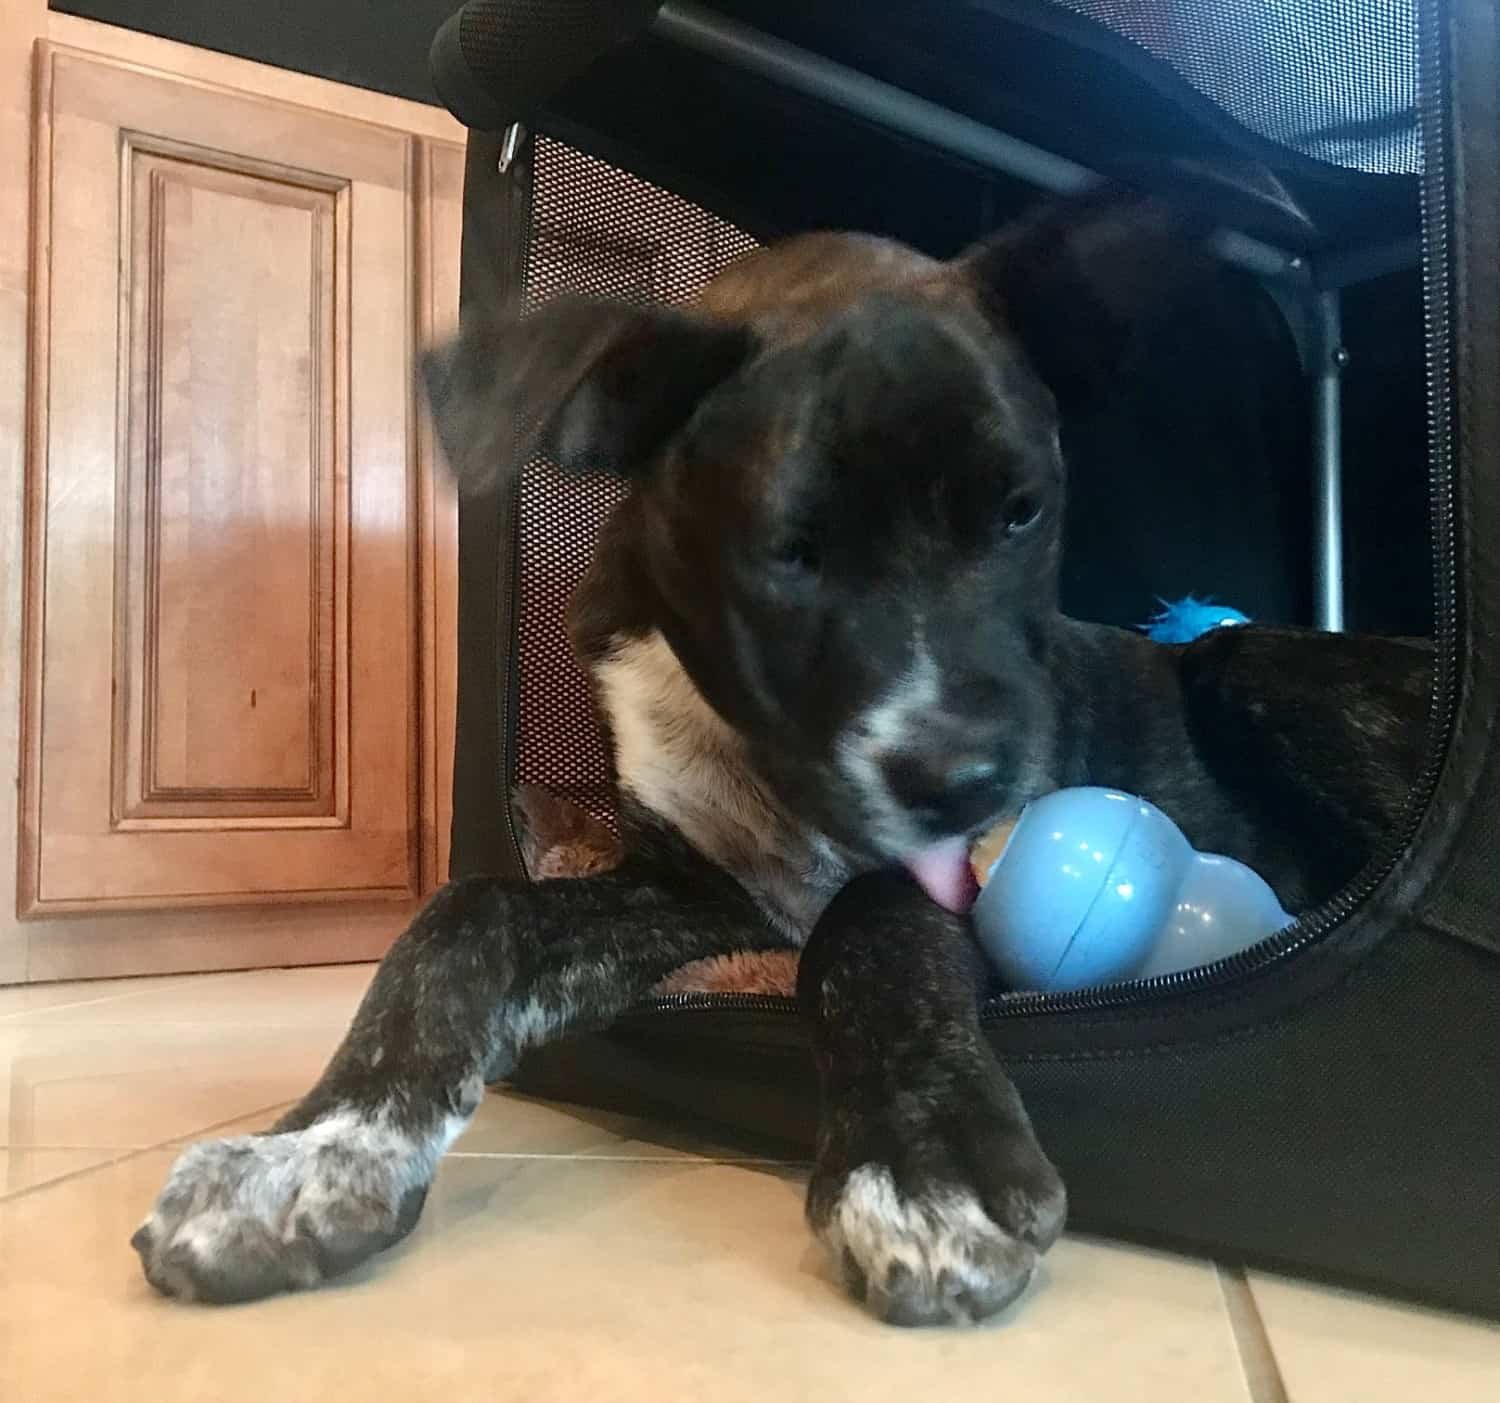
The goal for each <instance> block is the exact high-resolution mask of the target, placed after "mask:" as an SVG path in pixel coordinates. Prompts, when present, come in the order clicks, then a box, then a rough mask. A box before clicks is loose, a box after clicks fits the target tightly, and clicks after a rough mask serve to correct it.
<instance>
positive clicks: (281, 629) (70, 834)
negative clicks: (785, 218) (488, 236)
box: [22, 48, 423, 914]
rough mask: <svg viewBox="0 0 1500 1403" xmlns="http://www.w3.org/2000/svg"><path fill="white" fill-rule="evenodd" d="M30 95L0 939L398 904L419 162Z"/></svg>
mask: <svg viewBox="0 0 1500 1403" xmlns="http://www.w3.org/2000/svg"><path fill="white" fill-rule="evenodd" d="M40 65H41V66H40V70H39V78H40V83H41V99H42V100H41V105H40V116H41V124H40V128H39V133H38V157H39V167H38V169H39V175H40V179H39V190H40V193H41V205H42V208H40V209H39V210H38V228H37V249H38V260H37V270H36V271H37V280H38V284H39V288H38V291H39V294H40V295H39V296H38V298H37V302H36V306H37V309H38V316H37V319H36V322H35V323H34V331H35V334H36V336H37V338H38V341H37V354H36V356H35V363H36V366H37V386H36V388H37V396H36V399H37V403H36V404H35V405H34V412H35V416H36V417H35V418H34V426H33V430H34V461H33V464H32V474H31V491H30V494H29V496H30V506H31V546H32V549H31V553H30V569H29V579H28V585H29V589H30V593H31V609H30V647H29V650H28V657H27V663H28V669H27V672H28V675H27V698H26V699H27V713H26V721H27V726H26V746H25V755H24V762H25V763H24V772H23V791H24V792H23V814H24V819H25V831H24V832H23V835H22V906H23V908H24V909H25V910H27V912H28V913H29V914H45V913H46V912H48V911H53V910H56V911H64V910H78V909H89V910H92V909H108V908H111V907H129V906H142V905H193V904H205V903H207V904H223V903H243V902H255V901H267V900H286V899H290V898H296V899H308V898H316V899H328V898H346V899H348V898H356V897H357V898H362V899H363V898H370V897H377V898H409V897H411V896H413V895H415V894H416V893H417V892H418V891H419V889H420V885H421V877H420V871H419V868H420V861H419V851H418V850H419V846H420V844H421V842H422V824H421V813H420V807H421V806H420V798H421V794H420V789H419V773H418V767H419V764H420V762H421V755H420V749H419V747H420V746H421V743H422V731H423V726H422V721H421V718H420V716H419V712H418V707H419V701H420V697H419V679H418V670H417V655H418V647H419V640H420V637H421V612H422V610H421V604H422V601H421V598H420V593H421V591H420V587H419V582H418V568H417V567H418V553H419V549H420V547H421V537H422V533H423V523H422V522H421V521H420V520H419V517H418V514H417V510H416V507H417V481H416V473H417V454H416V452H415V451H414V450H415V444H416V438H417V434H416V426H415V411H414V405H413V396H412V388H411V385H412V381H411V374H410V366H411V358H412V342H413V332H414V306H413V298H412V280H413V269H414V262H415V260H414V251H413V246H412V245H413V230H414V227H415V220H414V210H413V186H414V179H413V170H414V167H415V165H416V162H415V159H414V152H413V147H414V142H413V141H412V140H411V138H409V137H407V136H406V135H404V134H402V133H400V132H397V131H392V130H388V129H384V128H381V127H377V126H373V125H368V124H364V123H358V122H351V121H348V120H346V119H343V118H341V117H338V116H332V115H328V114H324V113H320V112H314V111H309V110H307V109H301V108H293V107H289V106H286V105H284V104H281V103H277V102H272V101H268V100H264V99H260V98H256V97H254V96H251V95H248V94H245V93H241V92H235V91H231V90H228V89H219V88H215V87H213V86H212V85H208V84H202V83H194V82H188V81H182V80H177V79H173V78H169V77H166V76H164V75H162V74H159V73H154V72H150V71H148V70H142V69H138V68H134V67H132V66H129V65H126V64H120V63H115V62H112V61H109V60H105V59H100V58H97V57H93V56H89V55H83V54H79V53H75V52H72V51H69V50H67V49H60V48H50V49H44V51H43V53H42V54H41V58H40Z"/></svg>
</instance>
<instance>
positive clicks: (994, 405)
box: [427, 195, 1197, 904]
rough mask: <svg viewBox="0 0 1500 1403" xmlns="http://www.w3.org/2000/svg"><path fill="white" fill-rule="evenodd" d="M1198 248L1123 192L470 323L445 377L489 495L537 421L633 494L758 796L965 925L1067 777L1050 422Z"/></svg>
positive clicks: (435, 375)
mask: <svg viewBox="0 0 1500 1403" xmlns="http://www.w3.org/2000/svg"><path fill="white" fill-rule="evenodd" d="M1195 246H1196V240H1195V239H1190V238H1189V236H1188V234H1187V232H1186V231H1185V230H1184V229H1183V227H1182V226H1181V223H1180V222H1179V220H1178V219H1177V218H1176V217H1174V216H1173V215H1171V214H1169V213H1168V212H1167V211H1166V210H1165V209H1164V208H1163V207H1161V206H1159V205H1157V204H1155V203H1153V202H1151V201H1148V200H1144V199H1140V198H1135V197H1127V196H1119V195H1116V196H1098V195H1095V196H1091V197H1087V198H1085V199H1083V200H1081V201H1077V202H1072V203H1068V204H1062V205H1058V206H1055V207H1051V208H1049V209H1047V210H1046V211H1044V212H1043V213H1042V214H1040V215H1036V216H1033V217H1032V218H1030V219H1028V220H1027V221H1025V222H1024V223H1023V224H1021V225H1019V226H1017V227H1016V228H1014V229H1012V230H1009V231H1006V232H1003V233H1002V234H1000V235H999V236H997V237H995V238H993V239H990V240H988V241H986V242H985V243H983V244H982V245H980V246H978V247H976V248H974V249H973V250H971V251H970V252H968V253H966V254H964V255H963V256H962V257H960V258H958V259H956V260H954V261H953V262H951V263H946V264H943V263H937V262H933V261H931V260H928V259H925V258H923V257H922V256H920V255H918V254H915V253H913V252H911V251H909V250H903V249H900V248H899V247H897V246H894V245H889V244H882V243H880V242H878V241H872V240H868V239H861V238H855V237H848V238H845V237H841V236H827V235H825V236H814V237H813V238H811V239H802V240H797V241H793V242H792V244H790V245H788V246H785V247H784V248H782V249H780V250H778V249H771V250H768V251H766V252H764V253H761V254H758V255H753V256H752V257H751V258H750V259H749V260H747V261H745V262H744V263H742V264H740V265H737V266H736V267H735V268H734V269H731V270H730V273H729V274H728V275H726V277H725V278H724V279H723V280H722V281H721V283H720V285H719V286H717V287H716V288H712V289H710V292H709V294H708V295H707V296H706V298H705V299H704V305H703V306H702V307H700V308H697V309H694V310H685V311H675V310H666V309H644V308H632V307H625V306H619V305H613V304H601V303H594V302H587V301H580V300H562V301H557V302H553V303H550V304H548V305H546V306H544V307H542V308H541V309H540V310H538V311H537V312H535V313H534V314H533V315H531V316H530V317H528V318H526V319H525V320H524V321H520V322H510V323H507V324H489V325H484V324H470V325H469V326H468V327H466V329H465V332H464V333H463V335H462V336H461V337H460V339H459V340H458V341H457V342H456V343H454V344H453V345H451V346H449V347H447V348H445V349H443V350H441V351H439V352H436V353H434V355H433V356H431V357H430V358H429V361H428V365H427V374H428V383H429V388H430V392H431V395H432V401H433V406H434V410H435V414H436V420H437V423H438V426H439V430H440V432H441V434H442V437H443V440H444V444H445V447H446V449H447V453H448V456H449V460H450V463H451V465H452V466H453V468H454V470H455V471H456V472H457V474H458V475H459V478H460V481H461V482H462V483H466V484H467V485H468V486H470V487H471V488H474V487H484V486H486V485H493V483H494V481H495V479H496V478H497V477H498V476H499V475H501V474H502V473H504V472H508V471H511V470H512V466H513V464H514V463H515V461H516V452H515V425H516V423H517V422H518V421H519V422H522V423H524V424H530V425H531V426H533V428H534V431H535V435H536V437H537V438H539V439H542V440H544V441H545V442H546V444H547V445H548V447H549V449H550V453H551V456H552V457H553V459H554V460H555V461H556V462H557V463H558V464H559V465H560V466H561V467H562V468H563V469H564V470H567V471H580V472H581V471H596V470H604V471H610V472H616V473H623V474H626V475H628V476H629V477H630V478H631V479H632V480H633V482H634V483H635V486H636V490H637V497H636V501H637V509H638V516H637V518H636V519H637V520H638V521H639V523H640V536H639V540H638V541H636V542H635V543H634V547H635V550H636V553H637V559H638V562H639V566H640V568H639V569H638V570H637V571H636V573H637V574H638V575H640V576H641V577H642V578H643V580H644V581H645V582H646V587H647V588H648V589H649V590H650V591H651V594H652V600H651V609H650V613H651V616H652V617H653V618H654V619H655V621H656V622H657V623H658V625H659V627H660V628H661V631H662V633H663V634H664V635H665V637H666V639H667V641H668V643H669V644H670V645H671V648H672V650H673V652H674V653H675V654H676V656H677V658H678V659H679V661H680V662H681V663H682V665H683V666H684V667H685V668H686V670H687V672H688V673H689V675H690V676H691V677H692V679H693V681H694V682H695V684H696V685H697V686H698V688H699V689H700V690H701V692H702V693H703V695H704V696H705V697H706V698H707V699H708V701H709V702H710V704H711V705H712V706H713V707H714V708H715V709H716V710H717V711H718V712H719V713H720V714H721V715H722V716H723V717H724V718H725V719H726V720H727V721H728V722H729V723H730V724H731V725H732V726H734V728H735V729H736V730H737V731H738V732H739V733H740V734H741V735H742V736H744V737H745V738H746V740H747V742H748V743H749V744H750V746H751V748H752V752H753V755H754V758H755V761H756V763H757V766H758V768H759V770H760V772H761V773H762V774H763V775H764V777H765V778H766V780H767V781H768V783H770V784H771V786H772V787H773V789H775V790H776V791H777V792H778V794H779V796H780V797H781V798H782V799H783V800H784V801H785V802H786V803H787V804H788V805H789V806H790V807H792V808H793V809H794V810H795V811H796V812H798V813H800V814H804V815H807V816H808V817H810V818H813V819H815V820H816V821H817V822H819V823H820V824H821V825H822V826H823V827H824V828H825V830H826V831H828V832H829V833H830V834H832V835H833V836H834V837H836V838H837V839H839V840H840V841H841V842H843V843H845V844H847V845H848V846H850V847H852V848H853V849H855V850H856V851H858V852H861V853H862V854H865V855H868V856H869V857H871V858H874V859H878V860H899V861H904V862H906V863H907V864H908V865H910V866H911V867H912V868H913V870H914V871H916V872H917V874H918V875H919V877H921V878H922V879H923V881H924V884H925V885H927V886H928V889H929V890H930V891H932V892H933V894H934V895H936V896H937V897H938V898H939V899H941V900H947V901H949V902H950V904H952V903H953V902H954V901H956V895H955V894H954V892H953V891H950V886H951V885H952V884H953V883H955V882H957V881H958V880H959V877H958V874H959V872H960V871H961V869H962V857H963V850H964V844H965V841H966V839H967V837H968V836H969V835H970V834H972V833H973V832H974V831H975V830H976V829H977V828H979V827H980V826H982V825H984V824H985V823H986V822H987V821H989V820H991V819H993V818H994V817H996V816H997V815H999V814H1001V813H1003V812H1006V811H1011V810H1014V809H1015V808H1016V807H1017V806H1018V805H1019V804H1021V803H1024V802H1025V801H1026V800H1027V799H1028V798H1030V797H1032V795H1033V794H1034V793H1035V792H1036V790H1037V787H1038V786H1039V785H1040V784H1042V783H1043V782H1044V777H1045V774H1046V771H1047V768H1048V761H1049V758H1050V753H1051V747H1052V743H1053V735H1054V730H1055V717H1054V715H1053V707H1054V703H1053V700H1052V698H1053V696H1054V688H1053V686H1052V685H1051V681H1050V678H1049V674H1048V649H1049V639H1050V633H1051V629H1052V625H1053V621H1054V620H1055V618H1056V610H1057V571H1058V556H1059V550H1060V528H1061V516H1062V499H1063V465H1062V460H1061V455H1060V452H1059V446H1058V426H1059V417H1060V415H1061V414H1065V413H1067V412H1070V411H1071V410H1072V409H1073V407H1074V406H1076V405H1078V404H1079V403H1080V402H1082V401H1083V400H1085V399H1086V398H1088V397H1089V396H1092V395H1097V394H1098V393H1099V392H1100V391H1101V389H1102V388H1103V387H1104V386H1105V385H1107V383H1108V381H1109V380H1110V378H1111V376H1112V374H1113V373H1114V372H1115V370H1116V367H1117V366H1118V364H1119V362H1120V360H1121V357H1122V354H1123V352H1124V349H1125V347H1126V345H1127V343H1128V340H1129V338H1130V336H1131V334H1132V330H1133V328H1134V326H1135V325H1136V323H1138V322H1139V321H1140V320H1141V319H1142V318H1143V317H1144V316H1145V315H1147V314H1148V313H1149V312H1150V311H1151V310H1152V309H1153V307H1154V306H1155V305H1157V304H1158V303H1159V302H1160V301H1161V300H1162V298H1163V295H1164V294H1166V293H1168V292H1170V291H1171V290H1172V289H1173V288H1174V286H1175V285H1176V284H1177V283H1178V282H1180V280H1181V279H1182V277H1183V276H1184V272H1185V270H1186V268H1187V267H1189V266H1191V265H1192V264H1194V263H1196V261H1197V259H1196V255H1194V254H1192V253H1190V252H1189V250H1190V249H1192V248H1194V247H1195Z"/></svg>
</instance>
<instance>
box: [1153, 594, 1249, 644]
mask: <svg viewBox="0 0 1500 1403" xmlns="http://www.w3.org/2000/svg"><path fill="white" fill-rule="evenodd" d="M1156 602H1157V603H1158V604H1160V605H1161V613H1159V614H1157V615H1156V617H1155V618H1153V619H1152V620H1151V622H1150V623H1149V624H1142V625H1141V631H1142V632H1143V633H1144V634H1145V635H1146V637H1147V638H1149V639H1150V640H1151V641H1152V642H1153V643H1191V642H1192V641H1193V639H1195V638H1201V637H1202V636H1203V635H1204V634H1205V633H1208V632H1210V631H1211V630H1212V629H1216V628H1223V627H1225V626H1226V625H1234V624H1248V623H1249V622H1250V620H1249V619H1248V618H1247V617H1246V616H1245V615H1244V614H1242V613H1240V611H1239V610H1238V609H1231V608H1229V607H1228V605H1225V604H1215V603H1214V601H1213V600H1212V599H1198V598H1197V597H1195V596H1194V595H1191V594H1190V595H1188V596H1187V598H1186V599H1178V600H1176V601H1174V602H1173V603H1171V604H1168V603H1167V601H1166V600H1165V599H1158V600H1157V601H1156Z"/></svg>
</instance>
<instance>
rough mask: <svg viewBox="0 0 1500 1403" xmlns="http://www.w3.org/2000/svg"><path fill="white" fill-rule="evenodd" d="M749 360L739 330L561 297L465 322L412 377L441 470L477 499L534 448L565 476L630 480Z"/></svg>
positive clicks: (747, 338)
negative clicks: (425, 405) (422, 388)
mask: <svg viewBox="0 0 1500 1403" xmlns="http://www.w3.org/2000/svg"><path fill="white" fill-rule="evenodd" d="M752 349H753V337H752V334H751V332H750V331H749V330H748V329H747V328H745V327H743V326H740V325H736V324H730V323H720V322H714V321H710V320H707V319H705V318H700V317H695V316H692V315H690V314H688V313H684V312H676V311H671V310H669V309H666V308H640V307H627V306H624V305H622V304H619V303H612V302H600V301H593V300H589V299H585V298H574V297H567V298H558V299H556V300H554V301H552V302H549V303H546V304H545V305H544V306H542V307H540V308H539V309H538V310H537V311H535V312H534V313H532V314H531V315H530V316H527V317H524V318H522V317H505V318H486V317H483V316H479V315H474V316H470V317H467V318H466V319H465V321H464V323H463V325H462V327H461V329H460V331H459V334H458V335H457V337H455V338H454V339H453V340H452V341H450V342H449V343H448V344H447V345H445V346H441V347H438V348H436V349H434V350H432V351H429V352H428V353H427V354H426V355H425V356H423V358H422V377H423V380H424V382H425V384H426V389H427V397H428V402H429V404H430V405H431V408H432V415H433V422H434V424H435V425H436V427H437V431H438V436H439V438H440V439H441V441H442V445H443V451H444V453H445V454H446V455H447V459H448V465H449V468H450V470H451V471H452V472H453V473H454V475H455V476H456V477H457V479H458V481H459V485H460V487H462V488H464V489H465V490H468V491H476V492H480V491H486V490H490V489H493V488H494V487H495V486H496V485H498V484H499V483H500V482H501V481H502V480H503V479H504V478H505V477H506V476H507V475H508V474H509V473H511V472H513V471H515V470H517V469H518V468H519V467H520V465H521V464H523V463H524V462H525V461H526V459H527V458H528V457H530V456H531V455H532V454H533V453H534V452H535V451H537V450H538V449H539V448H544V449H545V450H546V451H547V452H548V453H549V455H550V456H551V457H552V458H553V459H554V460H555V461H556V462H557V464H558V466H559V467H561V468H563V469H564V470H566V471H568V472H613V473H633V472H636V471H638V470H640V469H641V468H642V467H644V466H645V465H646V464H647V463H649V461H650V460H651V458H652V457H653V456H654V454H655V452H656V450H657V449H659V448H660V447H661V446H662V445H663V444H664V443H665V442H666V441H667V440H668V439H669V438H670V437H671V435H672V434H673V433H675V432H676V431H677V430H678V429H680V428H681V427H682V425H683V424H684V423H686V422H687V419H688V417H689V416H690V415H691V414H692V412H693V410H694V408H695V407H696V406H697V404H698V402H699V401H700V400H701V399H702V398H703V396H704V395H705V394H707V393H708V391H709V390H711V389H713V387H714V386H715V385H718V384H720V383H721V382H722V381H724V380H725V379H727V378H728V377H729V376H730V375H732V374H733V373H734V372H735V370H736V369H738V367H739V366H740V365H742V364H743V363H744V362H745V360H746V359H747V358H748V357H749V355H750V353H751V350H752Z"/></svg>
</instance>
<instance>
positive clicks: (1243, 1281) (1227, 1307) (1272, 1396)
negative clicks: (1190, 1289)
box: [1214, 1262, 1291, 1403]
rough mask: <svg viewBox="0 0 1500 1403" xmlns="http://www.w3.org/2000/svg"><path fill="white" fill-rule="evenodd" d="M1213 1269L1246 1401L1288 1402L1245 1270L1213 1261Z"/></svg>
mask: <svg viewBox="0 0 1500 1403" xmlns="http://www.w3.org/2000/svg"><path fill="white" fill-rule="evenodd" d="M1214 1270H1215V1273H1216V1274H1217V1276H1218V1279H1219V1295H1220V1297H1221V1299H1222V1300H1223V1302H1224V1313H1225V1315H1226V1316H1227V1317H1228V1320H1229V1333H1230V1334H1231V1335H1232V1336H1233V1338H1234V1345H1235V1350H1236V1351H1237V1353H1238V1354H1239V1360H1240V1371H1241V1373H1242V1374H1243V1376H1244V1380H1245V1391H1246V1393H1247V1394H1248V1396H1249V1399H1250V1403H1291V1401H1290V1395H1289V1394H1288V1393H1287V1391H1286V1381H1285V1380H1284V1379H1283V1378H1282V1375H1281V1366H1280V1365H1279V1364H1277V1362H1276V1352H1275V1350H1274V1349H1273V1348H1272V1346H1271V1337H1270V1335H1269V1334H1268V1333H1267V1332H1266V1323H1265V1321H1264V1320H1263V1319H1262V1318H1261V1313H1260V1306H1259V1305H1257V1304H1256V1300H1255V1293H1254V1291H1252V1290H1251V1288H1250V1282H1249V1279H1248V1278H1247V1277H1246V1275H1245V1269H1244V1268H1243V1267H1231V1266H1225V1265H1224V1264H1223V1263H1222V1262H1215V1263H1214Z"/></svg>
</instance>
